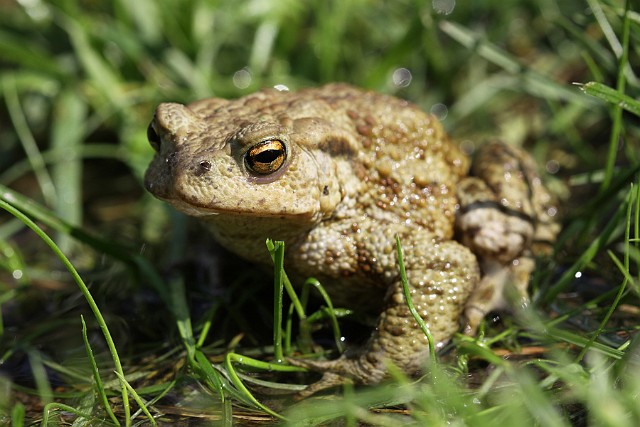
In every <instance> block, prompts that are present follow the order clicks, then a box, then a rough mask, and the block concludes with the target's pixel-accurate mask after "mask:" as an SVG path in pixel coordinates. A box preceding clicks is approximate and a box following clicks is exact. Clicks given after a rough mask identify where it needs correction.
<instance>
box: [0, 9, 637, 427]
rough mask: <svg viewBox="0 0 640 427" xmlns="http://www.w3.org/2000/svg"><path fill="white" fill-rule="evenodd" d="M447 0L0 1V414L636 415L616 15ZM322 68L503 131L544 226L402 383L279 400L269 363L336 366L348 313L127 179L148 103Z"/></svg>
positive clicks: (130, 419)
mask: <svg viewBox="0 0 640 427" xmlns="http://www.w3.org/2000/svg"><path fill="white" fill-rule="evenodd" d="M457 3H458V4H455V3H454V2H453V1H446V0H434V1H433V2H426V1H425V2H420V1H409V0H398V1H396V2H393V3H392V2H382V1H373V0H371V1H365V0H346V1H337V0H331V1H315V2H302V1H297V0H284V1H275V0H273V1H271V0H250V1H246V2H240V1H236V0H181V1H179V0H167V1H161V2H160V1H152V0H136V1H126V0H116V1H113V2H99V1H88V0H86V1H81V0H48V1H47V0H29V1H27V0H17V1H15V0H3V1H0V11H1V12H2V13H1V14H0V141H1V143H0V208H2V209H0V314H1V316H0V425H12V426H23V425H36V424H42V425H60V424H65V423H73V424H74V425H156V424H157V425H163V424H164V425H166V424H169V423H175V422H177V421H183V422H185V423H186V422H191V423H193V425H203V424H204V425H218V424H222V425H231V424H232V423H236V424H240V425H241V424H247V425H248V424H252V423H253V424H256V423H259V422H264V423H269V422H271V423H287V424H289V425H300V424H303V425H314V424H320V423H323V422H325V423H331V422H332V421H334V420H341V421H342V422H343V423H344V424H345V425H358V424H359V423H367V424H372V425H394V426H395V425H400V424H413V425H444V424H445V423H446V424H447V425H460V426H462V425H470V426H489V425H491V426H494V425H496V424H504V425H513V426H529V425H541V426H569V425H594V426H616V427H618V426H623V427H624V426H636V425H640V403H639V402H638V395H640V366H638V363H639V362H638V360H640V359H639V357H640V353H639V352H640V344H639V343H640V341H639V338H638V336H637V334H636V331H637V329H638V323H639V322H638V319H640V304H639V302H638V294H639V292H640V287H639V286H640V281H639V280H640V273H639V268H638V266H639V265H640V250H639V246H640V190H639V186H638V184H640V182H639V170H640V161H639V158H638V157H639V156H640V119H639V116H640V101H639V99H640V80H639V78H638V75H637V70H640V14H639V13H638V11H640V7H638V4H637V2H636V3H635V4H634V1H626V2H625V1H617V0H585V1H579V0H571V1H562V2H553V1H550V0H538V1H533V0H522V1H506V2H505V1H503V0H487V1H483V2H457ZM454 4H455V7H454V8H453V10H452V11H451V12H450V13H448V12H447V11H448V9H449V8H450V7H451V6H452V5H454ZM330 81H347V82H350V83H353V84H356V85H358V86H363V87H368V88H372V89H375V90H379V91H382V92H386V93H391V94H396V95H398V96H401V97H403V98H406V99H409V100H411V101H413V102H415V103H417V104H418V105H420V106H421V107H422V108H423V109H425V110H427V111H433V112H434V113H436V114H438V115H439V116H440V117H441V119H442V120H443V122H444V124H445V126H446V127H447V128H448V129H449V131H450V133H451V134H452V136H453V137H454V138H455V139H457V140H459V141H460V143H461V144H462V145H463V146H464V147H473V144H474V143H475V142H476V141H481V140H483V139H487V138H492V137H499V138H503V139H505V140H508V141H510V142H512V143H514V144H518V145H522V146H525V147H526V148H527V149H528V150H529V151H530V152H532V153H533V155H534V156H535V157H536V159H537V160H538V162H539V164H540V165H542V166H544V167H545V168H546V170H547V172H548V184H549V186H550V188H552V190H553V191H554V192H555V193H556V194H557V195H558V196H559V198H560V199H561V215H562V218H563V224H564V228H563V232H562V234H561V237H560V239H559V241H558V243H557V245H556V247H555V249H554V252H553V254H551V256H550V257H547V258H545V259H542V260H540V264H539V265H540V268H539V269H538V270H537V272H536V275H535V277H534V279H533V283H532V287H531V293H532V296H533V301H532V302H533V304H532V305H531V306H529V307H525V308H523V309H522V310H521V311H520V312H519V313H515V315H513V316H512V315H505V316H503V317H502V322H501V323H498V324H496V323H495V322H492V321H491V320H490V319H488V320H487V322H486V324H485V325H484V327H483V328H482V329H481V331H480V333H479V335H478V336H477V337H475V338H469V337H465V336H462V335H459V336H456V337H455V338H454V340H453V342H452V343H451V344H450V345H449V346H448V347H447V349H448V350H447V351H445V352H441V353H440V354H439V355H438V357H437V360H436V362H435V363H434V362H430V363H429V367H428V369H426V370H425V376H424V377H423V378H420V379H409V378H406V377H405V376H404V375H403V374H402V373H400V372H396V371H395V370H394V369H393V367H391V370H392V380H391V381H390V382H388V383H385V384H383V385H381V386H378V387H369V388H357V387H353V386H349V385H347V386H345V387H344V389H343V390H340V391H339V393H338V394H336V395H330V396H325V397H322V398H311V399H307V400H304V401H301V402H293V400H292V396H293V395H294V394H295V392H296V391H299V390H301V388H302V387H303V384H307V383H309V382H310V381H313V379H314V378H315V377H313V376H311V375H307V374H304V373H300V372H299V371H300V369H298V368H293V367H290V366H288V365H286V363H282V359H283V358H285V357H287V355H289V354H291V353H292V352H294V351H300V352H302V353H309V352H312V351H322V352H327V354H328V357H335V352H334V353H331V352H332V351H334V350H335V349H336V348H340V346H341V345H342V343H341V341H340V337H341V335H342V334H341V332H340V330H339V327H342V326H343V323H347V324H348V322H346V321H343V318H349V317H350V316H349V315H350V313H349V312H348V311H346V310H343V309H341V308H339V307H336V308H333V307H332V306H331V302H330V301H329V300H327V299H326V298H325V299H324V304H323V306H322V307H320V308H317V311H315V310H316V306H314V305H313V302H312V298H311V297H310V295H312V294H318V295H322V294H323V290H322V286H321V284H320V283H318V282H317V281H314V280H312V279H310V280H309V281H308V282H307V283H306V284H305V286H304V287H303V288H302V290H300V291H299V296H296V295H295V293H294V291H293V288H292V287H291V284H290V283H289V281H288V279H287V278H286V275H285V274H283V273H284V272H283V271H282V270H281V268H277V267H276V268H275V271H276V274H275V276H276V285H277V286H276V287H275V292H274V288H272V287H270V281H269V279H265V276H264V274H262V273H260V272H259V271H258V272H256V271H253V270H252V269H250V268H247V265H246V264H243V263H242V261H239V260H236V259H235V258H233V257H231V256H229V255H228V254H226V253H225V252H223V251H220V250H219V249H218V248H217V247H215V245H214V244H212V243H211V242H209V241H207V240H206V239H203V238H200V236H202V235H203V233H202V230H201V229H200V228H199V226H198V225H197V224H195V223H194V222H192V221H190V220H188V219H186V218H185V217H183V216H181V215H179V214H177V213H175V212H173V211H172V210H170V209H169V208H167V207H166V206H164V205H163V204H161V203H160V202H158V201H156V200H154V199H153V198H152V197H150V196H149V195H148V194H146V193H145V192H144V190H143V189H142V186H141V177H142V175H143V173H144V170H145V168H146V165H147V164H148V162H149V160H150V158H151V156H152V150H151V149H150V147H149V146H148V143H147V141H146V137H145V132H146V128H147V124H148V122H149V120H150V118H151V116H152V114H153V110H154V108H155V105H157V104H158V103H159V102H162V101H169V100H170V101H176V102H188V101H192V100H195V99H200V98H204V97H208V96H221V97H237V96H241V95H243V94H246V93H250V92H252V91H254V90H256V89H259V88H262V87H265V86H272V85H275V84H284V85H287V86H288V87H290V88H299V87H304V86H310V85H317V84H320V83H324V82H330ZM274 239H277V236H274ZM269 250H270V251H271V252H272V254H273V256H274V263H275V265H276V266H278V265H281V261H279V260H281V259H282V258H281V256H282V250H283V248H282V246H281V245H279V244H278V243H277V242H275V243H273V244H271V246H270V248H269ZM284 250H286V248H284ZM265 251H267V247H266V246H265ZM274 294H275V296H276V304H275V314H274V304H272V302H271V301H272V300H271V298H272V297H273V295H274ZM319 299H320V300H322V298H319ZM323 307H327V308H323ZM274 319H275V324H276V325H277V326H276V328H275V331H276V332H275V333H274V328H273V325H274ZM299 321H300V325H297V323H298V322H299ZM354 323H355V322H354ZM319 325H324V326H325V327H324V329H323V330H322V331H320V332H316V329H317V326H319ZM355 327H356V328H357V326H355ZM312 330H313V331H314V332H315V334H314V337H323V338H322V339H321V340H318V341H317V342H318V343H322V347H320V346H319V345H318V344H314V343H313V342H312V340H311V331H312ZM323 334H324V335H323ZM333 341H335V343H334V342H333Z"/></svg>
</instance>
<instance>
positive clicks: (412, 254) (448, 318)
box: [292, 232, 479, 397]
mask: <svg viewBox="0 0 640 427" xmlns="http://www.w3.org/2000/svg"><path fill="white" fill-rule="evenodd" d="M422 234H423V233H419V232H418V233H416V234H413V235H411V236H407V237H405V238H403V241H402V247H403V253H404V262H405V267H406V271H407V278H408V281H409V289H410V294H411V299H412V301H413V304H414V306H415V308H416V309H417V311H418V313H419V314H420V316H421V317H422V318H423V319H424V321H425V322H426V324H427V325H428V327H429V330H430V332H431V334H432V335H433V338H434V341H435V343H436V345H437V346H438V347H439V346H442V345H443V344H444V343H445V342H446V341H447V340H449V338H450V337H451V336H452V335H453V334H454V333H455V332H456V331H457V330H458V329H459V323H458V319H459V317H460V316H461V313H462V311H463V309H464V306H465V303H466V300H467V298H468V296H469V295H470V294H471V292H472V290H473V288H474V286H475V284H476V283H477V281H478V280H479V268H478V265H477V261H476V258H475V256H474V255H473V254H472V253H471V252H470V251H469V250H468V249H467V248H465V247H463V246H462V245H460V244H458V243H457V242H453V241H445V242H437V241H435V240H434V239H433V237H432V236H430V235H424V236H423V235H422ZM425 234H426V233H425ZM359 243H360V245H359V247H360V251H362V248H363V247H367V245H366V242H359ZM363 243H364V244H363ZM370 249H372V248H370ZM391 252H392V253H387V254H379V253H378V254H376V253H375V252H372V253H371V255H372V258H373V259H376V260H377V262H379V263H381V265H386V266H392V268H394V269H395V270H394V271H393V272H391V271H387V272H383V274H382V275H381V276H380V278H379V279H380V280H387V281H389V283H390V285H389V288H388V291H387V294H386V296H385V297H384V306H383V310H382V312H381V314H380V316H379V318H378V322H377V327H376V329H375V330H374V332H373V333H372V335H371V337H370V339H369V340H368V342H367V344H366V345H365V346H364V347H363V348H362V349H360V350H359V351H356V352H354V353H353V354H350V355H348V356H345V355H343V356H342V357H340V358H339V359H336V360H332V361H306V360H299V359H298V360H294V361H292V363H293V364H295V365H297V366H303V367H307V368H310V369H312V370H315V371H319V372H322V373H324V376H323V377H322V379H321V380H320V381H318V382H316V383H314V384H311V385H310V386H309V387H307V389H305V390H304V392H303V393H301V396H303V397H304V396H308V395H311V394H313V393H316V392H317V391H319V390H322V389H325V388H328V387H332V386H335V385H339V384H341V383H343V382H344V381H345V380H346V379H351V380H352V381H354V382H355V383H359V384H374V383H378V382H380V381H381V380H382V379H383V378H384V377H385V376H386V373H387V369H386V366H387V364H388V363H391V364H393V365H395V366H397V367H399V368H400V369H401V370H402V371H403V372H405V373H407V374H408V375H412V374H415V373H417V372H419V371H420V369H421V367H422V366H423V365H424V362H425V361H426V359H427V356H428V353H429V349H428V342H427V338H426V337H425V335H424V334H423V332H422V331H421V329H420V328H419V327H418V325H417V323H416V321H415V319H414V318H413V316H412V315H411V313H410V311H409V308H408V306H407V302H406V300H405V297H404V292H403V288H402V282H401V280H400V278H399V273H398V272H397V271H398V268H397V263H396V262H395V251H391ZM385 257H386V258H388V259H385ZM390 257H391V258H390ZM368 279H369V280H370V276H369V277H368Z"/></svg>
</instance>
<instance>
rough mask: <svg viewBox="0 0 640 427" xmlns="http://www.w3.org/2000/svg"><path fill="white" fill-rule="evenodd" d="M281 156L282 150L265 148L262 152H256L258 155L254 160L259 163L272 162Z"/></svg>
mask: <svg viewBox="0 0 640 427" xmlns="http://www.w3.org/2000/svg"><path fill="white" fill-rule="evenodd" d="M279 156H280V151H278V150H265V151H263V152H261V153H258V154H256V156H255V157H254V161H256V162H258V163H271V162H273V161H274V160H276V159H277V158H278V157H279Z"/></svg>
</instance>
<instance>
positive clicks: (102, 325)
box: [0, 195, 131, 426]
mask: <svg viewBox="0 0 640 427" xmlns="http://www.w3.org/2000/svg"><path fill="white" fill-rule="evenodd" d="M3 196H4V195H3ZM0 208H2V209H4V210H6V211H7V212H9V213H10V214H11V215H13V216H14V217H16V218H18V219H19V220H20V221H22V222H23V223H24V224H25V225H26V226H27V227H29V228H30V229H31V230H32V231H33V232H35V233H36V234H37V235H38V237H40V239H42V240H43V241H44V242H45V243H46V244H47V246H49V248H51V250H52V251H53V252H54V254H55V255H56V256H57V257H58V258H59V259H60V261H62V263H63V264H64V266H65V267H66V268H67V270H68V271H69V273H71V276H72V277H73V279H74V281H75V282H76V284H77V285H78V287H79V288H80V291H81V292H82V295H83V296H84V298H85V300H86V301H87V303H88V304H89V307H90V308H91V311H92V312H93V315H94V316H95V318H96V320H97V322H98V325H100V329H101V330H102V334H103V335H104V338H105V341H106V342H107V346H108V347H109V352H110V353H111V357H112V359H113V362H114V364H115V366H116V371H117V372H118V373H119V374H120V376H122V377H123V378H124V371H123V370H122V364H121V363H120V357H119V356H118V351H117V349H116V346H115V343H114V342H113V339H112V337H111V333H110V332H109V328H108V326H107V323H106V322H105V320H104V317H103V316H102V313H101V312H100V309H99V308H98V306H97V304H96V302H95V300H94V299H93V296H92V295H91V293H90V292H89V289H88V288H87V286H86V285H85V283H84V281H83V280H82V278H81V277H80V274H78V271H77V270H76V269H75V267H74V266H73V264H71V262H70V261H69V259H68V258H67V257H66V256H65V255H64V254H63V253H62V252H61V251H60V249H59V248H58V246H57V245H56V244H55V243H54V241H53V240H51V238H50V237H49V236H48V235H47V234H46V233H45V232H44V231H42V229H41V228H40V227H38V225H36V223H34V222H33V221H32V220H31V219H30V218H28V217H27V216H26V215H24V214H23V213H22V212H20V211H19V210H17V209H16V208H14V207H13V206H12V205H10V204H9V203H7V202H6V201H4V200H0ZM121 391H122V404H123V406H124V411H125V421H126V423H125V424H126V425H127V426H129V425H130V423H131V418H130V408H129V399H128V396H127V389H126V385H125V384H124V383H123V384H122V386H121Z"/></svg>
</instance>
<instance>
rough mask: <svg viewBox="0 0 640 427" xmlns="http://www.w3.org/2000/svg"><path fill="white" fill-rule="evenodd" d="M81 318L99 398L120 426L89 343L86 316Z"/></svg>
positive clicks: (83, 336)
mask: <svg viewBox="0 0 640 427" xmlns="http://www.w3.org/2000/svg"><path fill="white" fill-rule="evenodd" d="M80 320H81V321H82V340H83V342H84V348H85V350H86V351H87V357H88V358H89V363H91V372H92V373H93V379H94V381H95V386H96V389H97V394H98V398H99V399H100V400H101V401H102V406H103V407H104V410H105V411H106V412H107V415H109V418H111V420H112V421H113V423H114V424H115V425H118V426H119V425H120V421H118V418H117V417H116V414H114V413H113V410H112V409H111V405H110V404H109V397H108V396H107V392H106V391H105V389H104V384H103V382H102V378H100V371H99V370H98V365H97V363H96V359H95V357H93V350H92V349H91V345H90V344H89V338H88V337H87V324H86V323H85V321H84V316H80Z"/></svg>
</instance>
